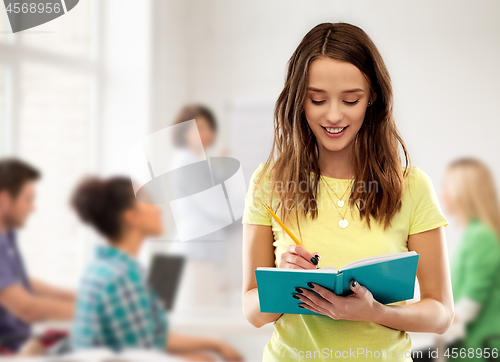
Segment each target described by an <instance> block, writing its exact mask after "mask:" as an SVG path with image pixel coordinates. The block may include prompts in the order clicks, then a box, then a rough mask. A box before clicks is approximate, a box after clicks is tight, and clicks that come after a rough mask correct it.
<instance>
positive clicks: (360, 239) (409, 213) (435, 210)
mask: <svg viewBox="0 0 500 362" xmlns="http://www.w3.org/2000/svg"><path fill="white" fill-rule="evenodd" d="M263 166H264V162H262V163H261V164H260V165H259V167H258V168H257V170H255V172H254V173H253V175H252V178H251V181H250V185H249V189H248V192H247V195H246V199H245V211H244V214H243V219H242V223H245V224H258V225H270V226H271V227H272V231H273V234H274V242H273V245H274V247H275V265H276V266H278V265H279V262H280V257H281V254H282V253H283V252H285V251H286V248H287V247H288V246H289V245H293V244H294V242H293V240H292V239H291V238H290V237H289V236H288V235H287V234H286V233H285V232H284V231H283V229H282V228H281V226H280V225H279V224H278V223H277V222H276V221H275V220H274V219H273V218H272V217H271V216H270V215H269V213H268V212H267V210H266V209H265V208H264V206H262V203H269V201H268V200H269V198H268V196H269V192H270V189H271V181H270V179H269V178H268V174H266V175H265V176H264V178H263V179H262V180H261V183H260V184H259V185H256V183H255V182H256V180H257V175H258V173H259V172H260V171H261V170H262V168H263ZM403 170H404V166H403ZM268 171H269V169H268ZM323 177H324V176H323ZM324 179H326V181H327V182H328V184H329V185H330V187H331V188H332V189H333V191H334V192H335V193H336V194H337V195H338V196H339V197H342V195H344V192H345V195H344V197H343V199H344V200H346V199H347V198H348V197H349V191H348V190H347V189H348V186H349V184H350V183H351V180H348V179H336V178H331V177H324ZM408 182H409V189H408ZM360 186H361V185H355V187H360ZM299 187H300V186H299ZM303 187H307V186H306V185H303ZM368 187H369V185H366V188H368ZM372 187H375V185H374V184H372ZM256 188H257V193H256V195H255V197H254V196H253V191H254V190H255V189H256ZM303 189H304V188H303ZM346 190H347V191H346ZM405 190H406V191H405V194H404V197H403V200H402V208H401V211H400V212H399V213H397V214H396V216H395V217H394V218H393V219H392V221H391V223H392V227H389V228H388V229H387V230H386V231H385V232H384V231H383V226H382V225H379V224H378V223H377V222H375V220H374V219H373V218H370V226H371V230H370V229H368V226H366V222H365V221H364V220H360V217H359V210H358V209H357V208H356V207H354V208H352V209H351V210H350V211H349V210H348V209H346V208H348V203H347V201H346V202H345V204H344V206H343V207H342V208H340V209H339V210H338V211H337V210H336V209H335V207H334V206H333V203H332V201H331V198H330V196H329V194H328V193H327V191H329V193H330V195H331V197H333V199H334V200H335V202H336V201H337V197H336V196H335V195H334V193H333V192H332V190H330V189H325V185H324V183H322V182H320V186H319V191H318V204H319V205H318V210H319V213H318V218H316V219H315V220H311V219H310V218H307V219H305V218H303V217H302V218H301V217H299V222H300V231H301V233H302V240H301V241H302V243H303V244H304V247H305V248H306V249H307V250H308V251H310V252H318V253H319V254H320V255H321V261H320V264H319V265H320V267H327V266H333V267H336V268H341V267H342V266H344V265H346V264H348V263H350V262H352V261H355V260H357V259H361V258H366V257H370V256H375V255H382V254H392V253H400V252H405V251H408V246H407V241H408V235H411V234H416V233H420V232H423V231H426V230H431V229H434V228H437V227H439V226H441V225H444V226H447V225H448V220H447V219H446V217H445V216H444V214H443V213H442V211H441V209H440V206H439V203H438V200H437V196H436V193H435V191H434V187H433V184H432V181H431V179H430V178H429V176H428V175H427V174H426V173H425V172H424V171H422V170H421V169H419V168H418V167H412V172H411V174H410V177H409V178H407V179H406V180H405ZM275 202H277V200H275V196H274V197H273V205H272V206H271V207H272V209H273V210H276V205H277V204H275ZM346 210H348V211H347V212H346ZM339 211H340V213H341V214H342V215H344V213H346V216H345V218H346V219H347V220H348V222H349V225H348V227H347V228H345V229H342V228H340V227H339V225H338V222H339V220H340V215H339ZM277 215H278V216H280V214H279V213H277ZM291 215H292V220H295V214H294V213H293V212H292V213H291ZM287 226H288V227H289V229H290V230H291V231H292V233H293V234H294V235H295V236H296V237H297V238H299V240H300V236H299V232H298V229H297V228H296V225H294V223H288V225H287ZM392 304H406V302H405V301H402V302H398V303H392ZM273 325H274V332H273V336H272V338H271V339H270V341H269V342H268V343H267V345H266V346H265V348H264V354H263V361H264V362H271V361H273V362H274V361H280V362H284V361H301V360H304V361H310V360H314V361H331V360H333V359H335V358H337V359H341V360H344V361H347V360H351V359H352V360H357V361H359V360H363V361H388V360H397V361H412V359H411V357H410V352H411V340H410V337H409V335H408V334H407V333H406V332H405V331H400V330H396V329H392V328H388V327H385V326H382V325H380V324H377V323H372V322H363V321H350V320H334V319H332V318H330V317H327V316H317V315H299V314H283V315H282V316H281V317H279V318H278V319H277V320H276V321H275V322H273ZM398 352H399V355H398ZM389 353H391V355H392V356H391V357H389V356H388V354H389ZM398 357H399V358H398Z"/></svg>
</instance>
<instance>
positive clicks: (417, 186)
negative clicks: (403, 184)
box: [408, 167, 448, 235]
mask: <svg viewBox="0 0 500 362" xmlns="http://www.w3.org/2000/svg"><path fill="white" fill-rule="evenodd" d="M412 172H414V176H413V178H411V181H414V183H412V184H410V194H411V200H412V201H411V202H412V210H411V216H410V226H409V231H408V235H411V234H417V233H421V232H424V231H427V230H432V229H435V228H437V227H439V226H441V225H443V226H448V220H447V219H446V217H445V216H444V214H443V212H442V211H441V207H440V206H439V201H438V198H437V196H436V191H435V190H434V185H433V183H432V180H431V178H430V177H429V176H428V175H427V174H426V173H425V172H424V171H423V170H421V169H420V168H418V167H413V168H412ZM411 181H410V182H411Z"/></svg>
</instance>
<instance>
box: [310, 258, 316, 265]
mask: <svg viewBox="0 0 500 362" xmlns="http://www.w3.org/2000/svg"><path fill="white" fill-rule="evenodd" d="M311 262H312V263H313V264H314V265H318V259H316V258H315V257H312V258H311Z"/></svg>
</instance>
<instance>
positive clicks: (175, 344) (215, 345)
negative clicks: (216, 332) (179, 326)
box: [166, 333, 220, 353]
mask: <svg viewBox="0 0 500 362" xmlns="http://www.w3.org/2000/svg"><path fill="white" fill-rule="evenodd" d="M219 345H220V341H218V340H215V339H211V338H204V337H191V336H185V335H182V334H177V333H169V334H168V338H167V345H166V350H167V351H168V352H171V353H183V352H195V351H201V350H213V351H217V350H218V349H219Z"/></svg>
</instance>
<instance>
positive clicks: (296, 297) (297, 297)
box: [292, 294, 300, 299]
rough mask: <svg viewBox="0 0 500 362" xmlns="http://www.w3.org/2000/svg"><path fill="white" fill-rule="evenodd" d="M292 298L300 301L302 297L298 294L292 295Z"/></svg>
mask: <svg viewBox="0 0 500 362" xmlns="http://www.w3.org/2000/svg"><path fill="white" fill-rule="evenodd" d="M292 297H294V298H295V299H300V297H299V296H298V295H297V294H292Z"/></svg>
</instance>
